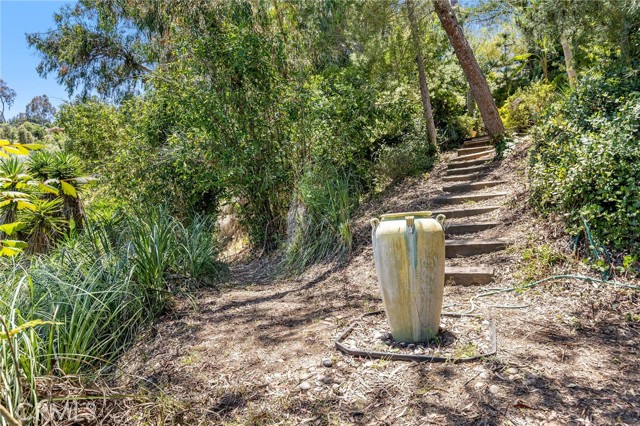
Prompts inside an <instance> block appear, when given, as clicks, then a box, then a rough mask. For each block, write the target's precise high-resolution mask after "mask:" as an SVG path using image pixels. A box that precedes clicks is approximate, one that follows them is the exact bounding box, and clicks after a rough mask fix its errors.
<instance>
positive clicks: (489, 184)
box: [442, 180, 508, 192]
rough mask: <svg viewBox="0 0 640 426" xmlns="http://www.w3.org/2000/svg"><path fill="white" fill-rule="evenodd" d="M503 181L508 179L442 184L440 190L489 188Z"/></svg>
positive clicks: (453, 190)
mask: <svg viewBox="0 0 640 426" xmlns="http://www.w3.org/2000/svg"><path fill="white" fill-rule="evenodd" d="M504 183H508V181H506V180H488V181H485V182H472V183H459V184H456V185H447V186H443V187H442V190H443V191H445V192H468V191H476V190H478V189H484V188H491V187H492V186H498V185H502V184H504Z"/></svg>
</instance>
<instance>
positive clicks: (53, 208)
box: [23, 198, 67, 253]
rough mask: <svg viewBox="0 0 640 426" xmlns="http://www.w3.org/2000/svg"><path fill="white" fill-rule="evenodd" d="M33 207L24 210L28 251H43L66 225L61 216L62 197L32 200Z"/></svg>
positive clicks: (50, 245)
mask: <svg viewBox="0 0 640 426" xmlns="http://www.w3.org/2000/svg"><path fill="white" fill-rule="evenodd" d="M33 204H34V206H35V208H34V209H33V210H28V211H25V213H24V215H23V221H24V223H25V225H26V229H28V230H29V232H28V234H27V244H28V245H29V250H28V251H29V252H30V253H44V252H46V251H48V250H49V249H50V248H52V247H53V245H54V243H55V242H56V240H57V239H58V238H59V237H60V235H62V233H63V232H64V229H65V227H66V224H67V222H66V220H65V219H64V218H63V217H62V214H61V210H62V199H61V198H54V199H53V200H34V202H33Z"/></svg>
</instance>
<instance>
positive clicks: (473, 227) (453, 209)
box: [430, 136, 508, 285]
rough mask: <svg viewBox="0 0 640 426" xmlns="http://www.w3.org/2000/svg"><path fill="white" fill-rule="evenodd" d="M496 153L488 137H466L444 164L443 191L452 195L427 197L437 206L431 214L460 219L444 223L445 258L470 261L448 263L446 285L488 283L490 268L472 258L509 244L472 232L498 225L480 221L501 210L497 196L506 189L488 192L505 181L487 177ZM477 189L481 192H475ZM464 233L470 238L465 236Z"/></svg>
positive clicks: (491, 276)
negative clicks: (459, 263)
mask: <svg viewBox="0 0 640 426" xmlns="http://www.w3.org/2000/svg"><path fill="white" fill-rule="evenodd" d="M495 154H496V152H495V149H494V146H493V144H492V142H491V140H490V139H489V138H488V137H487V136H481V137H477V138H474V139H470V140H467V141H466V142H465V143H464V145H463V146H462V148H461V149H459V150H458V151H457V157H456V158H455V159H453V160H452V161H450V162H449V163H448V164H447V172H446V176H445V177H444V178H443V180H444V182H445V183H446V185H444V186H443V188H442V189H443V191H444V192H446V193H449V194H452V195H447V196H441V197H437V198H434V199H431V200H430V202H431V204H432V205H435V206H436V209H435V210H433V215H434V216H436V215H438V214H440V213H442V214H444V215H445V216H446V217H447V219H462V220H456V221H454V223H451V224H447V225H446V226H445V238H446V241H445V257H446V258H447V259H451V258H458V257H465V258H468V260H469V262H468V265H465V266H451V265H447V267H446V270H445V282H446V283H447V284H455V285H484V284H489V283H490V282H491V281H492V280H493V276H494V270H493V267H490V266H484V265H477V264H474V263H476V262H474V257H475V256H479V255H482V254H486V253H491V252H495V251H498V250H504V249H505V247H507V245H508V241H507V240H504V239H485V238H481V237H480V238H478V237H473V234H477V233H479V232H482V231H486V230H489V229H491V228H495V227H496V226H499V224H500V223H499V222H498V221H495V220H486V219H485V220H483V219H482V215H486V214H489V213H491V212H494V211H496V210H498V209H500V208H501V205H500V199H501V198H503V197H505V196H506V195H508V193H506V192H501V191H494V192H492V191H491V188H492V187H496V186H500V185H503V184H505V183H507V181H504V180H491V179H487V178H486V175H487V174H488V172H489V171H490V170H491V164H490V163H491V162H492V160H493V159H494V157H495ZM478 191H482V192H481V193H477V192H478ZM487 191H489V192H487ZM494 199H495V203H494V202H493V200H494ZM487 200H490V201H488V202H489V203H490V205H484V204H483V205H480V206H477V205H475V204H474V203H477V202H480V201H487ZM467 234H468V235H469V236H470V237H471V238H464V236H465V235H467Z"/></svg>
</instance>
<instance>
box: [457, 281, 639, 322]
mask: <svg viewBox="0 0 640 426" xmlns="http://www.w3.org/2000/svg"><path fill="white" fill-rule="evenodd" d="M566 278H571V279H576V280H583V281H589V282H595V283H599V284H607V285H611V286H614V287H617V288H628V289H631V290H640V286H637V285H631V284H623V283H619V282H616V281H608V280H601V279H598V278H592V277H586V276H584V275H553V276H551V277H547V278H543V279H541V280H538V281H534V282H532V283H530V284H525V285H523V286H521V287H507V288H492V289H489V290H488V291H486V292H484V293H480V294H476V295H475V296H473V297H472V298H471V299H469V304H471V307H470V308H469V310H468V311H465V312H460V313H459V314H460V315H469V314H471V313H472V312H473V311H475V310H476V305H475V301H476V300H477V299H479V298H481V297H488V296H493V295H494V294H500V293H507V292H510V291H516V290H526V289H530V288H533V287H535V286H537V285H539V284H542V283H544V282H547V281H555V280H560V279H566ZM528 306H530V305H493V307H494V308H502V309H520V308H526V307H528Z"/></svg>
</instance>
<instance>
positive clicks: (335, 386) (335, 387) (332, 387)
mask: <svg viewBox="0 0 640 426" xmlns="http://www.w3.org/2000/svg"><path fill="white" fill-rule="evenodd" d="M331 389H333V390H338V389H340V385H339V384H337V383H334V384H333V385H331Z"/></svg>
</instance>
